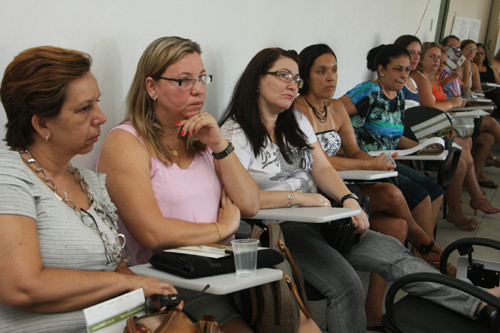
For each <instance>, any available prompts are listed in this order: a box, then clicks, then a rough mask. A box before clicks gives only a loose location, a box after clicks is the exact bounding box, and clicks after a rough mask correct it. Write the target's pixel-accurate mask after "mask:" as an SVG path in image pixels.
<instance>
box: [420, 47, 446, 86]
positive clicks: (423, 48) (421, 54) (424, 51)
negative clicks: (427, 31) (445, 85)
mask: <svg viewBox="0 0 500 333" xmlns="http://www.w3.org/2000/svg"><path fill="white" fill-rule="evenodd" d="M435 47H437V48H438V49H439V51H440V52H443V51H442V49H441V46H440V45H439V44H438V43H435V42H425V43H423V44H422V51H421V53H420V59H423V58H424V56H425V54H426V53H427V51H429V50H430V49H432V48H435ZM420 61H422V60H420ZM417 70H418V71H420V72H422V73H423V72H424V71H423V69H422V62H419V63H418V65H417ZM434 77H435V73H434V74H433V75H432V78H430V79H431V80H433V79H434Z"/></svg>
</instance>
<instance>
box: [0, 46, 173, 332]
mask: <svg viewBox="0 0 500 333" xmlns="http://www.w3.org/2000/svg"><path fill="white" fill-rule="evenodd" d="M91 63H92V59H91V58H90V56H89V55H88V54H86V53H83V52H80V51H76V50H70V49H63V48H59V47H53V46H42V47H35V48H30V49H27V50H25V51H23V52H21V53H19V54H18V55H17V56H16V57H14V59H13V60H12V62H11V63H10V64H9V65H8V66H7V68H6V69H5V72H4V74H3V79H2V83H1V88H0V96H1V100H2V104H3V107H4V109H5V112H6V115H7V133H6V137H5V141H6V142H7V145H8V147H9V149H8V150H7V149H1V150H0V227H1V230H2V231H1V232H0V251H1V253H2V256H1V259H0V272H1V273H0V332H24V333H29V332H36V333H44V332H50V333H52V332H87V329H86V325H85V317H84V314H83V311H82V310H83V309H85V308H87V307H89V306H93V305H96V304H98V303H101V302H104V301H106V300H108V299H111V298H113V297H115V296H119V295H121V294H123V293H126V292H129V291H133V290H136V289H139V288H142V289H143V291H144V295H145V296H146V297H147V296H150V295H152V294H165V295H166V294H176V293H177V291H176V290H175V288H174V287H173V286H172V285H171V284H170V283H167V282H161V281H158V280H157V279H154V278H151V277H145V276H137V275H134V274H133V273H132V272H131V271H130V270H129V269H128V267H127V265H126V262H127V259H128V255H127V251H126V247H125V245H126V241H125V237H124V236H123V234H120V233H119V232H118V230H117V216H116V214H115V210H116V207H115V206H114V205H113V203H112V202H111V200H110V198H109V195H108V192H107V191H106V186H105V183H104V182H105V177H104V175H97V174H96V173H95V172H93V171H90V170H87V169H83V168H77V167H74V166H73V165H72V164H71V162H70V161H71V159H73V157H75V156H76V155H77V154H87V153H89V152H90V151H91V150H92V149H93V148H94V145H95V143H96V142H97V141H98V139H99V136H100V134H101V130H100V127H101V125H102V124H103V123H104V122H106V116H105V115H104V114H103V112H102V110H101V108H100V107H99V99H100V96H101V92H100V89H99V86H98V85H97V80H96V78H95V77H94V75H93V74H92V72H91V71H90V68H91ZM181 307H182V306H179V307H178V309H180V308H181Z"/></svg>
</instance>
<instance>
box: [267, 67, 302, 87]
mask: <svg viewBox="0 0 500 333" xmlns="http://www.w3.org/2000/svg"><path fill="white" fill-rule="evenodd" d="M264 74H271V75H274V76H277V77H278V79H280V80H281V81H285V82H286V83H290V82H292V81H295V83H297V87H299V89H300V88H302V86H303V85H304V81H303V80H302V79H301V78H300V76H299V74H297V75H295V76H293V75H292V74H290V73H288V72H284V71H275V72H264Z"/></svg>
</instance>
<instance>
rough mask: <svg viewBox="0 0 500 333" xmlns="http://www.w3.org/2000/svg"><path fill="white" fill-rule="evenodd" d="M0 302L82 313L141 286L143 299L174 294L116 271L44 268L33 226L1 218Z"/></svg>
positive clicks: (26, 219) (27, 221) (21, 219)
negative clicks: (83, 310)
mask: <svg viewBox="0 0 500 333" xmlns="http://www.w3.org/2000/svg"><path fill="white" fill-rule="evenodd" d="M0 228H1V230H2V232H1V233H0V251H1V253H2V259H1V260H0V272H1V274H0V303H2V304H5V305H8V306H12V307H18V308H22V309H23V310H26V311H35V312H44V313H54V312H63V311H71V310H77V309H82V308H85V307H87V306H90V305H93V304H96V303H99V302H102V301H104V300H107V299H109V298H111V297H114V296H117V295H119V294H121V293H124V292H128V291H132V290H135V289H138V288H141V287H142V288H144V292H145V295H146V296H149V295H152V294H172V293H177V292H176V290H175V288H173V286H172V285H171V284H169V283H166V282H160V281H158V280H156V279H154V278H150V277H142V276H137V275H131V274H124V273H121V272H123V270H120V273H119V272H100V271H83V270H74V269H59V268H45V267H44V265H43V262H42V259H41V255H40V244H39V242H38V234H37V225H36V222H35V221H34V220H33V219H31V218H29V217H25V216H19V215H0Z"/></svg>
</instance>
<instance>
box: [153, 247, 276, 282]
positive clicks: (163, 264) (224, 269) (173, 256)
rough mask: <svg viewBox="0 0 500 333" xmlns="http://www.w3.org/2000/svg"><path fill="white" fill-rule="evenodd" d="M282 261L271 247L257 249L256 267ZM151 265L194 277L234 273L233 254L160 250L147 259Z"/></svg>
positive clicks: (165, 270) (176, 273) (179, 274)
mask: <svg viewBox="0 0 500 333" xmlns="http://www.w3.org/2000/svg"><path fill="white" fill-rule="evenodd" d="M282 261H283V256H281V255H280V254H279V252H278V251H276V250H273V249H263V250H259V251H257V268H263V267H272V266H273V265H276V264H278V263H280V262H282ZM149 262H150V263H151V265H152V266H153V267H154V268H156V269H159V270H161V271H164V272H167V273H171V274H174V275H177V276H182V277H184V278H188V279H194V278H199V277H205V276H212V275H220V274H227V273H234V272H235V271H236V268H235V266H234V256H233V255H229V256H224V257H222V258H209V257H203V256H197V255H192V254H183V253H174V252H168V251H167V252H161V253H157V254H154V255H153V256H152V257H151V259H150V260H149Z"/></svg>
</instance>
